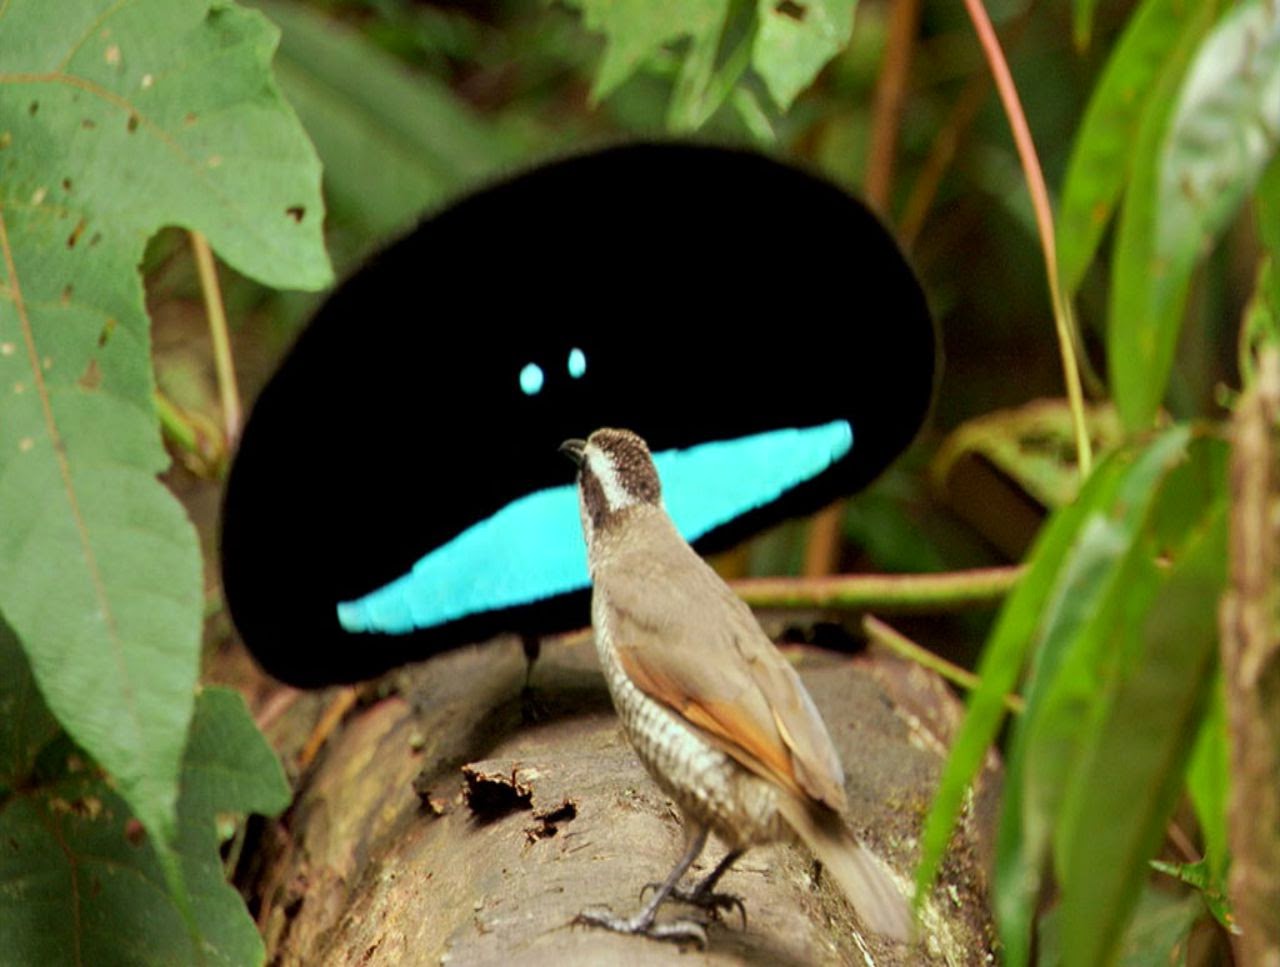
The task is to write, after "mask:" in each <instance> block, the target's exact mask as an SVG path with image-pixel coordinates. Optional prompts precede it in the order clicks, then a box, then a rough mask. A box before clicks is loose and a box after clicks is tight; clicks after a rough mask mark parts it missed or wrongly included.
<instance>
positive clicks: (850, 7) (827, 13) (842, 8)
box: [751, 0, 857, 111]
mask: <svg viewBox="0 0 1280 967" xmlns="http://www.w3.org/2000/svg"><path fill="white" fill-rule="evenodd" d="M856 9H857V0H757V7H756V10H757V17H758V19H759V24H760V26H759V28H758V30H757V32H756V39H755V49H754V51H753V52H752V55H751V61H752V65H753V66H754V67H755V69H756V72H757V73H758V74H759V75H760V77H761V78H762V79H763V80H764V83H765V86H766V87H767V88H768V89H769V94H770V96H771V97H772V98H773V100H774V103H776V104H777V105H778V107H779V108H781V109H782V110H783V111H785V110H787V109H788V108H789V107H791V103H792V102H793V101H794V100H795V99H796V97H797V96H799V94H800V92H801V91H803V90H804V89H805V88H806V87H808V86H809V85H810V84H812V83H813V80H814V78H815V77H817V76H818V72H819V71H820V70H822V68H823V67H824V66H826V64H827V62H828V61H829V60H831V58H833V57H835V55H836V54H838V53H840V51H842V50H844V48H845V45H846V44H848V43H849V37H850V36H851V35H852V34H853V15H854V11H855V10H856Z"/></svg>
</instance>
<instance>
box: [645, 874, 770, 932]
mask: <svg viewBox="0 0 1280 967" xmlns="http://www.w3.org/2000/svg"><path fill="white" fill-rule="evenodd" d="M660 886H662V884H661V883H658V882H655V881H650V882H648V883H646V884H645V885H644V886H642V887H640V899H641V900H642V901H643V900H644V895H645V894H646V893H648V892H649V891H650V890H656V889H657V888H658V887H660ZM667 899H669V900H679V901H680V902H681V903H687V904H689V905H690V906H693V907H697V908H698V909H699V910H705V911H707V913H709V914H710V915H711V916H712V918H713V919H716V920H719V919H720V914H721V913H722V912H726V911H729V910H737V911H738V916H740V917H742V929H743V930H746V929H747V907H746V904H744V903H743V902H742V897H740V896H738V895H737V894H736V893H716V892H714V891H712V890H707V889H703V888H702V887H701V886H695V887H693V888H692V889H685V888H684V887H681V886H677V887H673V888H672V889H671V892H670V893H668V894H667Z"/></svg>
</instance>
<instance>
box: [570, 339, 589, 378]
mask: <svg viewBox="0 0 1280 967" xmlns="http://www.w3.org/2000/svg"><path fill="white" fill-rule="evenodd" d="M586 371H587V354H586V353H584V352H583V351H582V350H581V349H578V348H577V347H576V346H575V347H574V348H573V349H571V350H569V375H570V376H572V377H573V378H574V379H581V377H582V374H583V373H585V372H586Z"/></svg>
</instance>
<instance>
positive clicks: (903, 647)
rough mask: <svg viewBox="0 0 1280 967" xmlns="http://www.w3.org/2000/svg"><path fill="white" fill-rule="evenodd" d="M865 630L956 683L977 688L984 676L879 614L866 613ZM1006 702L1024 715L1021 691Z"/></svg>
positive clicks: (902, 654) (1005, 701) (899, 654)
mask: <svg viewBox="0 0 1280 967" xmlns="http://www.w3.org/2000/svg"><path fill="white" fill-rule="evenodd" d="M862 631H863V634H865V635H866V636H867V637H868V638H870V639H871V640H872V641H874V642H875V643H876V644H879V645H883V646H884V647H886V648H888V649H889V650H890V651H892V652H893V653H894V654H895V655H897V656H898V657H900V658H905V659H906V660H907V661H910V662H915V663H916V664H917V665H920V666H921V667H923V668H928V669H930V670H931V671H935V672H937V673H938V674H939V675H941V676H942V677H943V678H945V679H946V680H947V681H949V682H951V684H953V685H958V686H959V687H960V688H963V689H964V690H965V691H973V690H974V689H975V688H977V687H978V685H979V684H981V681H982V680H981V679H980V678H978V676H977V675H975V674H974V673H973V672H971V671H968V670H967V669H964V668H961V667H960V666H959V665H955V664H953V663H951V662H949V661H947V660H946V659H945V658H943V657H942V656H941V655H935V654H934V653H933V652H931V651H929V649H927V648H924V647H922V646H921V645H918V644H916V643H915V642H914V641H912V640H911V639H910V638H908V637H907V636H906V635H904V634H903V633H902V632H900V631H898V630H897V629H895V628H891V627H889V626H888V625H887V624H885V623H884V622H883V621H881V620H880V619H879V618H877V617H875V615H870V614H868V615H864V616H863V618H862ZM1004 705H1005V708H1007V709H1008V710H1009V711H1010V712H1013V713H1015V714H1018V715H1021V714H1022V713H1023V712H1024V711H1025V710H1026V707H1027V703H1026V702H1025V701H1023V699H1022V696H1020V695H1005V697H1004Z"/></svg>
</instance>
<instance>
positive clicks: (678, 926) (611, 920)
mask: <svg viewBox="0 0 1280 967" xmlns="http://www.w3.org/2000/svg"><path fill="white" fill-rule="evenodd" d="M573 922H574V924H581V925H584V926H589V927H604V929H606V930H612V931H613V932H614V933H626V934H630V935H632V936H641V937H652V938H653V939H655V940H673V941H675V942H676V943H694V944H697V945H698V948H699V949H706V946H707V931H706V929H705V928H704V927H703V926H702V924H700V923H698V922H697V921H696V920H683V919H682V920H665V921H662V922H659V921H658V919H657V918H656V917H655V916H654V915H653V913H652V912H651V911H648V910H644V911H641V912H640V913H638V914H636V915H635V916H634V917H619V916H615V915H614V914H612V913H610V912H608V911H607V910H583V911H582V912H581V913H579V914H578V915H577V916H576V917H574V918H573Z"/></svg>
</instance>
